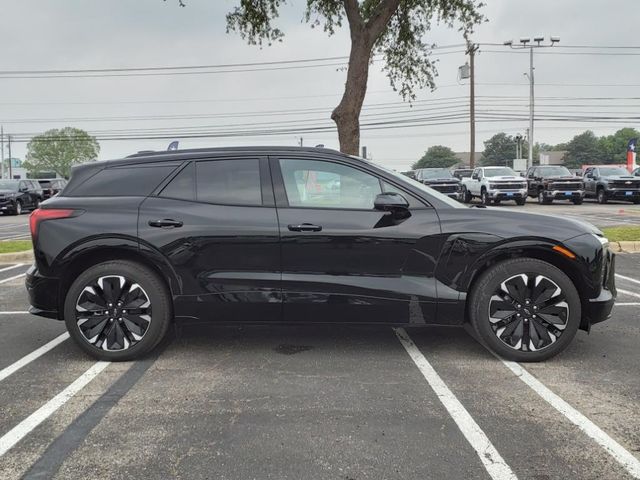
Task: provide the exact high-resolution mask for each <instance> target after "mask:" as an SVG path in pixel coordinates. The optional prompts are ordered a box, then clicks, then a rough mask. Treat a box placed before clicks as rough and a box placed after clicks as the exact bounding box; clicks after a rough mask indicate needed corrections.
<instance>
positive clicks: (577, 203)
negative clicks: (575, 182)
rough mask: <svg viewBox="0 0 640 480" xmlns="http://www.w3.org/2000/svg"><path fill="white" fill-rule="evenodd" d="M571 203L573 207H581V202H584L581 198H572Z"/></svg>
mask: <svg viewBox="0 0 640 480" xmlns="http://www.w3.org/2000/svg"><path fill="white" fill-rule="evenodd" d="M571 201H572V202H573V204H574V205H582V202H583V201H584V199H582V198H574V199H573V200H571Z"/></svg>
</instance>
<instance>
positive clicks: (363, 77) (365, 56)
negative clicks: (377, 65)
mask: <svg viewBox="0 0 640 480" xmlns="http://www.w3.org/2000/svg"><path fill="white" fill-rule="evenodd" d="M368 37H369V34H368V31H367V30H366V28H353V27H352V29H351V53H350V54H349V67H348V71H347V81H346V83H345V88H344V95H343V96H342V100H341V101H340V103H339V104H338V106H337V107H336V108H335V109H334V110H333V113H332V114H331V119H332V120H333V121H334V122H336V125H337V127H338V139H339V141H340V151H341V152H342V153H346V154H349V155H358V154H359V150H360V111H361V110H362V104H363V102H364V97H365V94H366V93H367V79H368V77H369V59H370V57H371V50H372V47H373V44H372V43H371V42H370V41H369V38H368Z"/></svg>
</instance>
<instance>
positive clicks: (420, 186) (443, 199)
mask: <svg viewBox="0 0 640 480" xmlns="http://www.w3.org/2000/svg"><path fill="white" fill-rule="evenodd" d="M352 158H355V159H357V160H360V161H361V162H365V163H369V164H371V165H374V166H375V167H376V168H379V169H380V170H384V171H385V172H386V173H388V174H389V175H391V176H392V177H394V178H395V179H397V180H398V181H399V182H400V183H404V184H410V185H411V186H413V187H414V188H417V189H418V190H421V191H423V192H425V193H427V194H429V195H430V196H432V197H436V198H437V199H438V200H440V201H441V202H443V203H446V204H447V205H449V206H450V207H453V208H468V207H466V206H465V205H463V204H462V203H460V202H458V201H456V200H454V199H452V198H449V197H448V196H446V195H444V194H442V193H440V192H438V191H437V190H434V189H433V188H431V187H427V186H426V185H424V184H423V183H420V182H418V181H417V180H414V179H413V178H409V177H405V176H404V175H402V174H401V173H398V172H396V171H393V170H389V169H388V168H385V167H383V166H382V165H380V164H378V163H373V162H371V161H369V160H365V159H363V158H360V157H356V156H354V157H352Z"/></svg>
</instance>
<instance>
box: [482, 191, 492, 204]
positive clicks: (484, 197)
mask: <svg viewBox="0 0 640 480" xmlns="http://www.w3.org/2000/svg"><path fill="white" fill-rule="evenodd" d="M480 201H481V202H482V204H483V205H491V198H490V197H489V194H488V193H487V191H486V190H482V191H481V192H480Z"/></svg>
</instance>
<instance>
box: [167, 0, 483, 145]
mask: <svg viewBox="0 0 640 480" xmlns="http://www.w3.org/2000/svg"><path fill="white" fill-rule="evenodd" d="M178 3H179V4H180V5H182V6H184V1H183V0H178ZM239 3H240V5H239V6H237V7H235V8H234V9H233V10H232V11H231V12H230V13H228V14H227V32H229V31H235V32H238V33H239V34H240V35H241V37H242V38H243V39H245V40H247V42H248V43H249V44H253V45H259V46H262V45H263V44H264V43H267V44H268V45H270V44H271V43H272V42H275V41H281V40H282V38H283V36H284V33H283V31H282V30H281V29H280V28H278V27H277V26H276V25H275V21H276V19H277V18H278V15H279V11H280V8H281V7H283V6H284V5H285V4H286V3H287V0H240V2H239ZM306 4H307V5H306V9H305V12H304V20H305V21H306V22H307V23H309V24H311V26H312V27H317V26H322V27H323V29H324V31H325V32H326V33H327V34H328V35H333V34H334V33H335V31H336V29H338V28H340V27H342V24H343V22H344V21H345V19H346V23H347V24H348V27H349V32H350V37H351V50H350V53H349V66H348V69H347V78H346V82H345V88H344V93H343V96H342V100H341V101H340V103H339V104H338V106H337V107H336V108H335V109H334V110H333V112H332V114H331V118H332V119H333V121H334V122H335V123H336V126H337V127H338V139H339V141H340V150H341V151H342V152H344V153H348V154H352V155H357V154H358V153H359V149H360V120H359V118H360V111H361V110H362V104H363V102H364V97H365V94H366V91H367V79H368V75H369V64H370V63H371V60H372V58H373V55H381V56H382V58H383V65H384V67H383V68H384V70H385V72H386V74H387V76H388V78H389V81H390V83H391V86H392V88H393V89H394V90H395V91H398V92H400V94H401V95H402V97H403V99H404V100H412V99H414V98H415V91H416V90H417V89H422V88H425V87H428V88H430V89H434V88H435V82H434V78H435V76H436V75H437V71H436V68H435V62H434V61H432V60H431V58H430V51H431V48H432V47H433V46H434V45H429V44H428V43H427V41H426V40H425V37H426V35H427V33H429V31H430V30H431V26H432V23H434V22H435V23H438V24H440V25H446V26H448V27H454V26H458V30H459V31H461V32H463V34H464V37H465V38H467V39H468V38H469V35H470V34H471V33H472V32H473V28H474V26H475V25H477V24H479V23H481V22H483V21H484V20H485V18H484V16H483V15H482V14H481V13H480V9H481V8H482V7H483V6H484V4H483V3H481V2H480V1H479V0H361V1H358V0H307V1H306Z"/></svg>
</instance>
